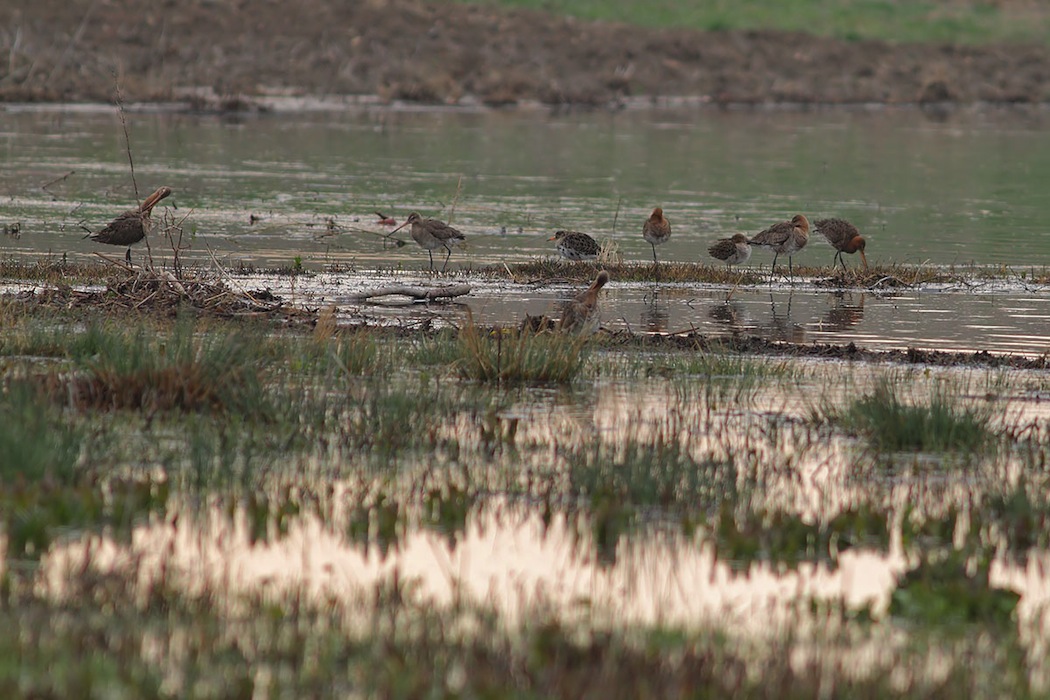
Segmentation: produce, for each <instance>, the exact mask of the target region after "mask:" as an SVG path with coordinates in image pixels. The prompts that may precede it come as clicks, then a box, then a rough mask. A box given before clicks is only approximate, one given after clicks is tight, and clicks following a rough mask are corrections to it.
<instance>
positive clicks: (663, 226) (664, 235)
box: [642, 207, 671, 265]
mask: <svg viewBox="0 0 1050 700" xmlns="http://www.w3.org/2000/svg"><path fill="white" fill-rule="evenodd" d="M670 237H671V224H670V222H669V221H667V219H665V218H664V210H663V209H661V208H660V207H657V208H656V209H653V213H652V214H650V215H649V218H648V219H646V220H645V224H643V225H642V238H644V239H645V240H646V242H648V243H649V245H651V246H652V247H653V264H654V265H656V264H657V263H656V246H658V245H660V244H661V243H666V242H667V239H668V238H670Z"/></svg>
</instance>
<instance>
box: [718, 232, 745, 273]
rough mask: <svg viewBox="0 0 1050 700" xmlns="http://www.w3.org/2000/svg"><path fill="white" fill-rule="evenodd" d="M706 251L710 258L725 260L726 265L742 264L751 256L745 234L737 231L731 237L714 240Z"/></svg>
mask: <svg viewBox="0 0 1050 700" xmlns="http://www.w3.org/2000/svg"><path fill="white" fill-rule="evenodd" d="M707 252H708V254H709V255H710V256H711V257H712V258H716V259H718V260H721V261H723V262H725V264H726V267H729V266H730V265H743V264H744V263H746V262H747V261H748V259H749V258H750V257H751V244H750V243H748V242H747V236H745V235H744V234H742V233H737V234H734V235H733V237H732V238H720V239H719V240H717V241H715V243H714V245H712V246H711V247H710V248H708V249H707Z"/></svg>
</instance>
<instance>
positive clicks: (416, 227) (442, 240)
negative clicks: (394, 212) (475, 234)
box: [387, 212, 467, 272]
mask: <svg viewBox="0 0 1050 700" xmlns="http://www.w3.org/2000/svg"><path fill="white" fill-rule="evenodd" d="M409 224H411V225H412V240H414V241H415V242H416V243H418V244H419V247H420V248H423V249H424V250H426V251H427V253H428V254H429V255H430V271H431V272H433V271H434V251H435V250H437V249H438V248H444V249H445V264H444V265H442V266H441V271H442V272H444V271H445V267H446V266H447V265H448V259H449V258H450V257H452V246H454V245H456V244H457V243H462V242H463V241H465V240H467V238H466V236H464V235H463V234H462V233H460V232H459V231H458V230H456V229H454V228H452V227H451V226H449V225H448V224H446V223H445V222H444V221H438V220H437V219H424V218H422V217H421V216H420V215H419V214H417V213H416V212H412V213H411V214H409V215H408V220H407V221H405V223H403V224H401V225H400V226H398V227H397V228H396V229H394V230H393V231H391V232H390V233H389V234H387V235H388V236H389V235H392V234H394V233H396V232H398V231H400V230H401V229H403V228H404V227H405V226H408V225H409Z"/></svg>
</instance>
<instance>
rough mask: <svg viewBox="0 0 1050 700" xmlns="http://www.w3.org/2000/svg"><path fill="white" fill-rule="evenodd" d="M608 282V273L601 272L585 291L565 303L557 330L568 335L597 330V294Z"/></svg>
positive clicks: (599, 315)
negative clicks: (568, 333)
mask: <svg viewBox="0 0 1050 700" xmlns="http://www.w3.org/2000/svg"><path fill="white" fill-rule="evenodd" d="M608 281H609V273H608V272H606V271H605V270H602V271H601V272H599V273H598V276H597V277H595V278H594V282H592V283H591V286H590V287H588V288H587V289H586V290H584V291H582V292H580V293H579V294H577V295H576V298H575V299H573V300H572V301H569V302H566V303H565V305H564V306H563V307H562V310H561V319H560V320H559V321H558V330H559V331H567V332H570V333H584V334H590V333H594V332H595V331H596V330H598V324H599V322H600V321H601V314H600V313H599V310H598V292H600V291H601V289H602V287H604V286H605V285H606V283H608Z"/></svg>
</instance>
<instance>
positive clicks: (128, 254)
mask: <svg viewBox="0 0 1050 700" xmlns="http://www.w3.org/2000/svg"><path fill="white" fill-rule="evenodd" d="M124 259H125V260H127V261H128V266H129V267H134V265H132V264H131V246H128V250H127V252H126V253H124Z"/></svg>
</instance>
